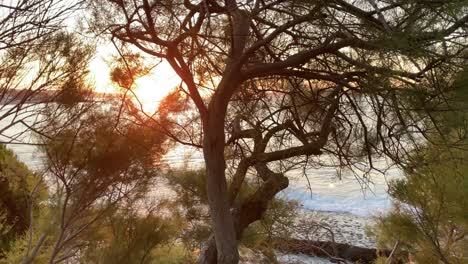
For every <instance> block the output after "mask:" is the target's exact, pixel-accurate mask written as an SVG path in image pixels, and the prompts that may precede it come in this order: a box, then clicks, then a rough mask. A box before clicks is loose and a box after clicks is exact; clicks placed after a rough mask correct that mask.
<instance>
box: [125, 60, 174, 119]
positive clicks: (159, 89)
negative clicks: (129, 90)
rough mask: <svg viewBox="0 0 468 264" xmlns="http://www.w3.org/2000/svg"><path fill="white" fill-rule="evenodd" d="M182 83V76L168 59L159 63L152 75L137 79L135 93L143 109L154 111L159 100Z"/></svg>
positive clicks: (148, 111) (149, 111)
mask: <svg viewBox="0 0 468 264" xmlns="http://www.w3.org/2000/svg"><path fill="white" fill-rule="evenodd" d="M179 83H180V78H179V77H178V75H177V74H176V73H175V72H174V70H173V69H172V68H171V66H170V65H169V63H167V62H166V61H164V62H162V63H161V64H159V65H158V66H157V67H156V68H155V69H154V70H153V71H152V72H151V74H150V75H147V76H143V77H140V78H138V79H137V80H135V89H134V93H135V95H136V100H137V101H138V102H139V103H141V105H142V107H143V111H145V112H147V113H154V111H155V110H156V109H157V107H158V106H159V102H160V101H161V100H162V99H163V98H164V97H165V96H166V95H168V94H169V93H170V92H171V91H173V90H174V88H175V87H176V86H177V85H178V84H179Z"/></svg>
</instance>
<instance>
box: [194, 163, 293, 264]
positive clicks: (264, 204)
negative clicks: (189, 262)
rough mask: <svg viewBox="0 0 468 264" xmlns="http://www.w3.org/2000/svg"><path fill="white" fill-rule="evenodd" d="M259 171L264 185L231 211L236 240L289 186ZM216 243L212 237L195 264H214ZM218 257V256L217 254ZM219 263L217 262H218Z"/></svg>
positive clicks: (279, 176)
mask: <svg viewBox="0 0 468 264" xmlns="http://www.w3.org/2000/svg"><path fill="white" fill-rule="evenodd" d="M262 168H265V169H264V170H263V171H261V172H260V171H259V174H262V175H261V176H260V177H261V178H265V179H266V181H265V182H264V184H263V185H262V186H261V187H260V188H259V189H258V190H257V191H256V192H255V193H254V194H253V195H252V196H250V197H249V199H247V200H246V201H245V202H244V203H243V204H242V205H241V206H240V207H239V208H236V209H234V210H232V212H231V213H232V216H233V219H234V227H235V233H236V239H240V238H241V237H242V232H243V231H244V230H245V229H246V228H247V227H248V226H249V225H250V224H251V223H253V222H255V221H257V220H260V219H261V218H262V216H263V214H264V213H265V211H266V209H267V208H268V204H269V203H270V201H271V200H272V199H273V198H274V196H275V195H276V194H277V193H278V192H280V191H281V190H284V189H286V188H287V187H288V185H289V180H288V178H286V177H285V176H284V175H283V174H281V173H274V172H272V171H270V170H269V169H267V168H266V165H264V166H263V167H262ZM216 253H217V243H215V237H214V236H213V235H212V236H210V238H209V239H208V240H207V241H206V242H205V244H204V246H203V248H202V251H201V252H200V256H199V258H198V262H197V263H210V264H212V263H216V262H215V261H216ZM218 255H219V254H218ZM218 263H219V260H218Z"/></svg>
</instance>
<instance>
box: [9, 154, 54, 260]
mask: <svg viewBox="0 0 468 264" xmlns="http://www.w3.org/2000/svg"><path fill="white" fill-rule="evenodd" d="M36 184H39V185H40V186H38V187H39V188H36V189H38V190H40V192H39V193H38V194H37V195H36V196H39V197H38V198H39V199H40V198H41V197H42V198H44V197H43V196H44V194H45V192H46V191H45V187H44V186H43V185H42V184H40V183H38V182H37V178H36V177H35V175H34V174H33V173H32V172H31V171H30V170H29V169H28V168H27V167H26V165H24V163H22V162H21V161H19V160H18V158H17V157H16V156H15V155H14V154H13V152H12V151H11V150H8V149H7V148H6V147H5V146H4V145H0V193H1V196H0V234H1V235H0V257H1V256H4V254H5V252H7V251H8V250H9V249H10V244H11V243H12V242H13V241H14V239H15V238H16V237H18V236H22V235H24V233H25V232H26V230H27V229H28V227H29V222H30V215H29V212H30V209H29V208H30V207H31V206H34V207H37V206H38V200H36V201H34V202H33V204H31V199H30V194H31V193H32V191H33V189H34V188H35V187H36ZM34 211H35V209H34Z"/></svg>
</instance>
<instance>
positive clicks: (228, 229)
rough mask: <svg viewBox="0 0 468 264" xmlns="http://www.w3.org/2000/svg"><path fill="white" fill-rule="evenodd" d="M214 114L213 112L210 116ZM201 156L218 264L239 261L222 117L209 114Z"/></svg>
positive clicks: (217, 114) (199, 261) (230, 263)
mask: <svg viewBox="0 0 468 264" xmlns="http://www.w3.org/2000/svg"><path fill="white" fill-rule="evenodd" d="M213 112H215V113H213ZM203 127H204V139H203V154H204V158H205V165H206V177H207V179H206V185H207V186H206V188H207V194H208V203H209V206H210V213H211V220H212V227H213V234H214V239H215V241H216V249H217V263H218V264H236V263H238V262H239V253H238V251H237V240H236V234H235V231H234V224H233V220H232V216H231V213H230V203H229V195H228V190H227V182H226V176H225V160H224V144H225V138H224V114H223V111H222V110H221V111H219V112H217V113H216V111H210V114H209V116H208V118H207V120H206V122H205V123H204V126H203ZM198 263H206V264H208V263H210V264H211V263H216V262H213V259H212V258H210V259H208V258H204V259H203V258H199V260H198Z"/></svg>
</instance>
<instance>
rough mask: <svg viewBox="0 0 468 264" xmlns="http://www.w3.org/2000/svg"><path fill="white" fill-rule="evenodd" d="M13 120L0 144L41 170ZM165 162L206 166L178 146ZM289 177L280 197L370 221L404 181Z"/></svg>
mask: <svg viewBox="0 0 468 264" xmlns="http://www.w3.org/2000/svg"><path fill="white" fill-rule="evenodd" d="M35 118H37V117H35V116H31V117H29V118H28V120H29V121H31V122H32V120H34V119H35ZM12 120H14V117H7V118H4V119H3V120H2V121H0V131H3V136H1V137H0V141H2V142H3V143H5V142H10V143H9V144H7V146H8V148H10V149H11V150H13V151H14V152H15V153H16V155H17V156H18V158H19V159H20V160H21V161H23V162H24V163H25V164H26V165H27V166H29V167H30V168H32V169H33V170H40V169H41V165H42V164H43V157H42V156H41V154H40V153H39V151H38V147H36V146H33V145H27V144H17V143H25V142H26V143H27V142H31V136H30V134H27V133H26V134H24V133H23V132H24V131H25V130H26V128H27V127H26V126H25V125H24V124H21V123H18V124H16V125H14V126H11V127H8V126H9V124H10V123H11V122H12ZM5 128H7V129H5ZM12 138H15V139H14V140H12ZM164 161H166V162H167V163H168V164H170V165H171V166H182V165H188V166H189V167H200V166H201V165H202V164H203V156H202V154H201V152H200V151H198V150H194V149H191V148H188V147H183V146H179V147H177V148H175V149H174V150H172V151H170V152H169V153H168V154H167V155H166V156H165V157H164ZM377 164H378V166H380V167H382V168H384V167H387V164H386V162H385V161H383V160H380V161H378V162H377ZM363 166H365V164H364V165H363ZM286 175H287V176H288V177H289V179H290V185H289V187H288V188H287V189H286V190H285V191H283V192H282V193H281V194H280V195H282V196H283V197H286V198H288V199H295V200H298V201H299V202H300V203H301V204H302V205H303V207H304V208H305V209H310V210H317V211H329V212H342V213H350V214H354V215H357V216H361V217H370V216H373V215H378V214H381V213H385V212H386V211H388V210H389V208H390V206H391V199H390V198H389V196H388V194H387V183H388V180H391V179H394V178H398V177H401V171H399V170H398V169H397V168H391V169H389V170H387V171H386V172H385V173H372V174H371V175H370V177H369V178H368V180H369V181H363V180H362V175H359V174H358V175H356V174H354V173H352V172H351V171H347V170H343V171H337V169H336V168H335V167H320V168H316V169H308V170H307V171H306V175H307V177H305V176H304V172H303V171H302V170H292V171H288V172H287V174H286ZM338 175H340V176H341V177H338Z"/></svg>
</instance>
